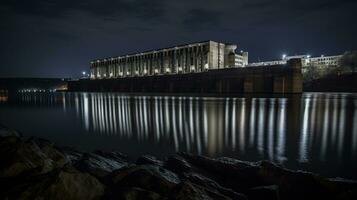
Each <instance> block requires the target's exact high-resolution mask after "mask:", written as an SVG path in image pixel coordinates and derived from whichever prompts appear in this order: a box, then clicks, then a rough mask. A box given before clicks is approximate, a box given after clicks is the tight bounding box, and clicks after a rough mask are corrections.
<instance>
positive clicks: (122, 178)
mask: <svg viewBox="0 0 357 200" xmlns="http://www.w3.org/2000/svg"><path fill="white" fill-rule="evenodd" d="M110 176H111V178H112V184H113V187H114V188H131V187H137V188H142V189H144V190H148V191H152V192H155V193H158V194H160V195H162V196H168V195H169V194H170V192H171V191H172V189H173V188H175V186H177V185H178V184H179V183H180V182H181V181H180V179H179V178H178V176H177V175H176V174H174V173H173V172H171V171H169V170H166V169H164V168H162V167H160V166H156V165H137V166H130V167H126V168H122V169H120V170H117V171H115V172H113V173H112V174H111V175H110ZM115 190H117V189H115Z"/></svg>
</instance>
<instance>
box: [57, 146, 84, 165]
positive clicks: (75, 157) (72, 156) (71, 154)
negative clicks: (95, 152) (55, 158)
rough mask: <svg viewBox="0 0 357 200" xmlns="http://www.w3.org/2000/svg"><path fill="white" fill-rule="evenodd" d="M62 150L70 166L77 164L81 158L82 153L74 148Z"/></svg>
mask: <svg viewBox="0 0 357 200" xmlns="http://www.w3.org/2000/svg"><path fill="white" fill-rule="evenodd" d="M62 150H63V152H64V154H65V155H66V157H67V159H68V160H69V161H70V163H71V164H75V163H77V162H78V161H79V160H80V159H81V158H82V156H83V153H82V152H80V151H77V150H76V149H74V148H70V147H62Z"/></svg>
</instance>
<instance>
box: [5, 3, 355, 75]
mask: <svg viewBox="0 0 357 200" xmlns="http://www.w3.org/2000/svg"><path fill="white" fill-rule="evenodd" d="M0 22H1V23H0V59H1V64H0V77H61V78H62V77H75V76H79V75H80V73H81V72H82V71H84V70H86V71H88V69H89V62H90V60H93V59H96V58H102V57H109V56H118V55H123V54H127V53H133V52H138V51H142V50H150V49H155V48H164V47H167V46H174V45H176V44H185V43H189V42H194V41H202V40H215V41H222V42H229V43H235V44H238V48H239V49H240V50H245V51H248V52H249V59H250V61H258V60H261V61H263V60H271V59H277V58H280V57H281V55H282V54H283V53H286V54H290V55H294V54H307V53H308V54H312V55H320V54H325V55H329V54H339V53H343V52H344V51H346V50H356V49H357V39H356V36H357V25H356V23H357V1H356V0H294V1H288V0H240V1H237V0H162V1H158V0H117V1H114V0H108V1H105V0H102V1H99V0H97V1H95V0H89V1H84V0H42V1H40V0H23V1H17V0H1V1H0Z"/></svg>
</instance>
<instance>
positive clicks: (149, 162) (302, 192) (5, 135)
mask: <svg viewBox="0 0 357 200" xmlns="http://www.w3.org/2000/svg"><path fill="white" fill-rule="evenodd" d="M326 167H328V166H326ZM0 187H1V190H0V199H69V200H71V199H73V200H75V199H85V200H91V199H177V200H183V199H192V200H193V199H222V200H223V199H310V198H316V199H357V182H356V181H349V180H342V179H328V178H324V177H320V176H318V175H315V174H313V173H309V172H303V171H292V170H289V169H286V168H283V167H282V166H279V165H277V164H274V163H272V162H268V161H260V162H245V161H240V160H236V159H231V158H226V157H223V158H216V159H213V158H208V157H204V156H198V155H192V154H188V153H178V154H175V155H172V156H169V157H167V158H166V159H164V160H159V159H156V158H155V157H153V156H149V155H144V156H141V157H140V158H138V159H137V161H136V162H130V161H129V159H128V157H127V156H125V155H124V154H122V153H119V152H103V151H95V152H92V153H84V152H79V151H76V150H74V149H70V148H60V147H57V146H56V145H54V144H53V143H51V142H50V141H47V140H43V139H39V138H24V137H21V136H20V135H19V134H18V133H17V132H16V131H13V130H9V129H7V128H5V127H0Z"/></svg>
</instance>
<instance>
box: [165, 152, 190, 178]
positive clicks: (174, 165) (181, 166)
mask: <svg viewBox="0 0 357 200" xmlns="http://www.w3.org/2000/svg"><path fill="white" fill-rule="evenodd" d="M165 167H166V168H168V169H170V170H171V171H173V172H175V173H178V174H181V173H185V172H189V171H191V168H192V166H191V165H190V164H189V163H188V162H187V161H186V160H185V159H184V158H182V157H181V156H178V155H174V156H170V157H168V159H167V161H166V162H165Z"/></svg>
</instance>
